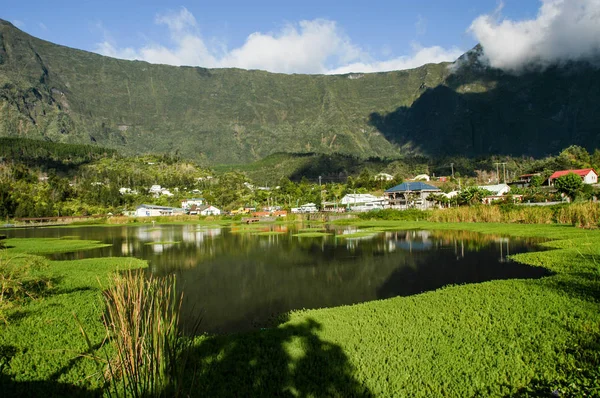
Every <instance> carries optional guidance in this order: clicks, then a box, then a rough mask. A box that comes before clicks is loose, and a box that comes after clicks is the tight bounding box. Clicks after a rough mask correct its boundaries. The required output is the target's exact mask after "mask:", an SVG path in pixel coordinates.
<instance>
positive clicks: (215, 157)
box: [0, 21, 600, 164]
mask: <svg viewBox="0 0 600 398" xmlns="http://www.w3.org/2000/svg"><path fill="white" fill-rule="evenodd" d="M0 49H1V50H0V59H1V60H0V98H2V100H1V102H0V121H1V122H0V135H2V136H13V137H16V136H26V137H28V138H35V139H44V140H51V141H54V142H69V143H79V144H94V143H96V144H99V145H102V146H106V147H110V148H117V149H118V150H119V151H121V152H123V153H127V154H130V155H131V154H143V153H151V152H159V151H160V152H168V153H169V154H171V155H173V156H175V157H182V158H187V159H195V160H197V161H200V162H203V163H204V164H209V163H210V164H212V163H220V164H224V163H247V162H249V161H252V160H258V159H262V158H264V157H265V156H267V155H269V154H273V153H280V152H288V153H327V154H331V153H343V154H347V155H354V156H358V157H360V158H368V157H371V156H379V157H397V156H398V155H400V154H407V153H417V154H424V155H428V156H440V155H465V156H477V155H480V154H487V153H499V154H514V155H519V156H520V155H537V156H540V155H546V154H548V153H555V152H556V151H558V150H560V149H561V148H564V147H566V146H567V145H571V144H578V145H582V146H584V147H587V148H588V149H591V148H595V147H597V146H598V141H597V131H598V130H597V126H598V125H600V123H599V119H598V118H599V116H598V112H596V108H595V105H594V104H595V103H596V102H597V101H595V100H594V99H595V98H596V97H597V93H598V84H600V83H598V82H599V81H600V79H598V74H599V73H600V72H599V71H598V70H597V69H595V68H594V67H593V66H591V65H588V64H585V63H581V64H577V65H568V66H562V67H550V68H547V69H545V70H544V71H543V72H539V71H536V72H530V73H526V74H522V75H519V76H514V75H507V74H504V73H502V72H501V71H499V70H492V69H489V68H487V67H485V66H484V65H482V64H481V63H479V61H478V58H477V54H478V53H479V52H480V49H474V50H473V51H471V52H469V53H467V54H465V55H464V56H463V57H461V61H460V62H459V64H460V67H458V68H452V69H451V68H449V67H448V66H449V64H448V63H441V64H435V65H434V64H430V65H424V66H422V67H419V68H416V69H412V70H405V71H393V72H385V73H370V74H346V75H337V76H326V75H299V74H295V75H284V74H275V73H267V72H264V71H257V70H253V71H248V70H240V69H232V68H230V69H205V68H199V67H173V66H166V65H152V64H148V63H146V62H138V61H125V60H118V59H113V58H108V57H103V56H100V55H97V54H93V53H89V52H85V51H80V50H74V49H70V48H67V47H63V46H58V45H55V44H52V43H49V42H46V41H43V40H39V39H36V38H34V37H31V36H29V35H27V34H25V33H24V32H22V31H20V30H18V29H17V28H15V27H14V26H12V25H11V24H10V23H8V22H6V21H0ZM473 115H476V116H473ZM574 119H576V120H577V123H576V124H573V123H571V122H570V121H571V120H574ZM449 127H450V128H449Z"/></svg>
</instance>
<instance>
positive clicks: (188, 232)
mask: <svg viewBox="0 0 600 398" xmlns="http://www.w3.org/2000/svg"><path fill="white" fill-rule="evenodd" d="M190 227H194V226H193V225H192V226H190ZM219 235H221V228H210V229H195V228H194V229H191V228H189V229H184V230H183V231H182V235H181V239H182V240H183V241H184V242H186V243H194V242H195V243H196V244H197V245H198V246H200V244H201V243H202V242H203V241H204V239H205V238H215V237H217V236H219Z"/></svg>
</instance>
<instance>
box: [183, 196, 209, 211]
mask: <svg viewBox="0 0 600 398" xmlns="http://www.w3.org/2000/svg"><path fill="white" fill-rule="evenodd" d="M203 204H204V199H203V198H192V199H184V200H182V201H181V207H182V208H184V209H186V210H188V209H190V208H191V207H192V206H193V205H196V206H202V205H203Z"/></svg>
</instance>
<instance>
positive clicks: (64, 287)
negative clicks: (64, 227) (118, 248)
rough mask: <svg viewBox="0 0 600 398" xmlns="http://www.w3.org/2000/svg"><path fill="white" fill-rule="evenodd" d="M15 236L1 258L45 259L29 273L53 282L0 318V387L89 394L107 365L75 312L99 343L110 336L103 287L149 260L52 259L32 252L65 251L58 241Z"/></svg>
mask: <svg viewBox="0 0 600 398" xmlns="http://www.w3.org/2000/svg"><path fill="white" fill-rule="evenodd" d="M10 241H11V245H14V246H15V247H14V248H13V249H9V250H4V251H1V252H0V261H11V262H20V263H22V264H25V263H26V262H31V261H38V262H45V263H46V266H45V267H43V268H41V269H40V270H39V271H37V275H36V274H33V275H30V276H32V277H35V276H38V277H43V278H45V279H47V280H49V281H50V286H49V288H48V289H47V290H46V291H44V292H43V293H42V294H40V295H38V296H37V297H36V298H35V299H24V300H21V301H19V302H18V303H15V304H16V305H13V306H11V307H10V308H8V310H7V311H6V312H5V317H6V322H5V323H2V322H0V368H1V371H2V372H1V373H0V386H2V387H0V390H1V391H2V393H3V394H5V395H4V396H16V395H29V396H42V395H43V396H52V395H55V396H71V395H78V394H79V395H87V394H90V391H89V390H97V389H98V388H100V387H101V386H102V384H103V377H102V373H101V372H102V370H103V369H102V367H100V368H99V366H98V365H97V364H96V362H94V361H93V360H91V359H90V357H89V356H90V353H89V350H88V346H87V344H86V342H85V339H84V338H83V337H82V335H81V332H80V331H79V327H78V324H77V322H76V320H75V315H76V316H77V318H78V319H79V320H80V321H81V323H82V324H83V325H84V326H85V329H86V332H87V334H88V336H89V337H90V340H91V343H92V344H93V345H94V346H95V347H96V348H97V347H100V345H101V343H102V340H103V338H104V336H105V332H104V328H103V326H102V323H101V321H100V319H101V316H102V313H103V311H104V306H103V305H102V290H103V287H104V288H105V287H106V286H107V285H108V281H109V275H110V274H111V273H113V272H115V271H120V270H127V269H134V268H140V267H145V266H146V262H145V261H142V260H138V259H134V258H93V259H84V260H74V261H49V260H46V259H44V258H42V257H39V256H36V255H32V254H27V253H42V252H43V253H52V252H55V253H58V252H61V251H64V248H63V247H61V246H60V245H59V244H58V243H59V242H60V241H59V240H57V241H56V243H55V244H54V245H52V244H50V243H52V242H49V240H48V239H11V240H10ZM86 242H87V243H86V246H85V247H86V248H92V247H93V244H92V242H90V241H86ZM64 243H70V242H64ZM83 247H84V246H81V248H83ZM96 247H100V245H97V246H96Z"/></svg>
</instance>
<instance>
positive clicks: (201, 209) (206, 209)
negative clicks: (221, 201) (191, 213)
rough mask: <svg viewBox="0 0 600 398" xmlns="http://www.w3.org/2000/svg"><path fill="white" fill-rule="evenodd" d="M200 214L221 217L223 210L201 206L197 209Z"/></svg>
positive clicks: (211, 206)
mask: <svg viewBox="0 0 600 398" xmlns="http://www.w3.org/2000/svg"><path fill="white" fill-rule="evenodd" d="M196 210H197V212H198V214H200V215H201V216H220V215H221V210H220V209H218V208H216V207H215V206H213V205H204V206H200V207H198V208H197V209H196Z"/></svg>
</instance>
